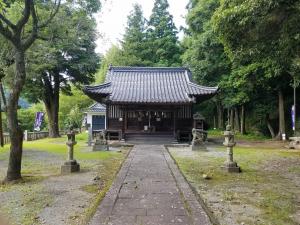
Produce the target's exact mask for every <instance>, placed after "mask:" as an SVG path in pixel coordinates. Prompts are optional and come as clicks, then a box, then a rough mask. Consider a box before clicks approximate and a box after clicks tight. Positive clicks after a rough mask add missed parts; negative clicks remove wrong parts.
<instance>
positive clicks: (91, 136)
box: [87, 124, 93, 146]
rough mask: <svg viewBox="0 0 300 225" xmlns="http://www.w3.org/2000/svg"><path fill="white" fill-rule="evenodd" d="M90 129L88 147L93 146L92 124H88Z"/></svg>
mask: <svg viewBox="0 0 300 225" xmlns="http://www.w3.org/2000/svg"><path fill="white" fill-rule="evenodd" d="M87 127H88V146H92V142H93V130H92V127H91V126H90V124H87Z"/></svg>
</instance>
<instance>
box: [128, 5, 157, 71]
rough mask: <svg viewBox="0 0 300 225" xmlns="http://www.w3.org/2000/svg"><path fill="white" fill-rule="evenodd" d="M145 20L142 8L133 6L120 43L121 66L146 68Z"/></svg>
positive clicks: (147, 56) (147, 60) (147, 62)
mask: <svg viewBox="0 0 300 225" xmlns="http://www.w3.org/2000/svg"><path fill="white" fill-rule="evenodd" d="M145 31H146V19H145V18H144V17H143V11H142V7H141V6H140V5H138V4H135V5H134V7H133V11H132V12H131V13H130V15H129V16H128V20H127V27H126V32H125V34H124V37H123V41H122V59H123V60H124V61H123V64H124V65H127V66H147V65H151V64H152V62H151V61H149V59H148V58H149V55H148V53H149V46H147V41H146V39H145V38H146V33H145Z"/></svg>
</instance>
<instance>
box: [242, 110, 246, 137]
mask: <svg viewBox="0 0 300 225" xmlns="http://www.w3.org/2000/svg"><path fill="white" fill-rule="evenodd" d="M245 122H246V117H245V105H242V108H241V134H243V135H244V134H245V133H246V128H245Z"/></svg>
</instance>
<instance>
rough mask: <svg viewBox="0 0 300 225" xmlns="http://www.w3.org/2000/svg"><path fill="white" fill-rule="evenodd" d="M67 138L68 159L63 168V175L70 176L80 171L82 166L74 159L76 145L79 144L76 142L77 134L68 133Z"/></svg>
mask: <svg viewBox="0 0 300 225" xmlns="http://www.w3.org/2000/svg"><path fill="white" fill-rule="evenodd" d="M67 137H68V141H67V142H66V145H67V146H68V159H67V161H66V162H65V163H64V165H62V166H61V173H62V174H69V173H73V172H78V171H80V165H79V164H78V163H77V162H76V160H75V159H74V145H76V144H77V142H76V141H75V132H74V131H70V132H68V133H67Z"/></svg>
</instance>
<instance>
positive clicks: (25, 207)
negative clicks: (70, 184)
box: [0, 133, 129, 225]
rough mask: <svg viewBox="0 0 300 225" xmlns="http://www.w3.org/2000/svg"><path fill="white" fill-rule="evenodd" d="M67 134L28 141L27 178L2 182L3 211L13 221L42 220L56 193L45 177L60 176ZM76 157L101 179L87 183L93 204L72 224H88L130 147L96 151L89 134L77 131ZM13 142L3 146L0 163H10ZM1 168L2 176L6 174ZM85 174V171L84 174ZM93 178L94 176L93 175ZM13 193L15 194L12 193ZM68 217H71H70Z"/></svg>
mask: <svg viewBox="0 0 300 225" xmlns="http://www.w3.org/2000/svg"><path fill="white" fill-rule="evenodd" d="M66 139H67V138H66V137H65V136H63V137H61V138H55V139H51V138H46V139H41V140H37V141H29V142H24V145H23V149H24V151H23V159H22V176H23V180H22V181H20V182H18V183H15V184H6V185H0V194H1V196H4V197H5V196H8V197H7V198H6V197H5V198H1V199H0V202H1V203H0V211H1V213H3V214H5V215H6V216H7V217H9V219H10V220H11V221H12V223H13V224H22V225H27V224H28V225H29V224H38V222H39V221H38V217H37V215H38V214H39V212H41V210H42V209H43V208H45V207H46V206H48V205H50V206H51V204H50V203H51V202H52V200H53V198H54V197H55V196H54V195H55V194H53V193H49V192H47V188H45V187H43V183H42V181H43V180H44V179H48V177H49V176H53V175H56V176H59V175H60V166H61V164H62V163H63V162H64V161H65V158H66V157H67V146H66ZM76 140H77V145H75V150H74V157H75V159H76V160H77V161H79V163H80V164H81V170H82V172H83V173H84V171H90V170H93V171H95V172H96V173H97V174H98V175H99V177H100V178H101V179H100V183H99V184H95V185H86V186H83V187H82V188H81V190H83V191H86V192H88V193H91V194H93V195H94V197H93V198H92V199H91V202H90V206H88V208H87V209H86V211H85V212H84V213H81V214H80V215H75V216H74V218H75V219H76V221H80V223H78V222H74V221H73V222H74V223H71V222H72V221H71V222H70V223H68V224H86V223H87V222H88V220H89V219H90V218H91V217H92V215H93V214H94V212H95V211H96V209H97V207H98V205H99V203H100V201H101V200H102V198H103V197H104V196H105V193H106V192H107V191H108V190H109V188H110V186H111V184H112V182H113V179H114V177H115V174H116V173H117V172H118V170H119V168H120V165H121V164H122V162H123V160H124V158H125V157H126V155H127V153H128V151H129V148H124V149H123V150H122V152H116V151H97V152H92V151H91V147H87V144H86V140H87V134H86V133H82V134H78V135H76ZM8 152H9V145H5V146H4V148H1V149H0V160H3V161H2V162H1V161H0V163H5V165H6V164H7V161H8V156H9V154H8ZM2 172H4V171H3V170H1V171H0V173H1V174H0V178H1V177H2V176H4V175H5V174H2ZM83 176H84V174H83ZM91 179H92V178H91ZM10 195H11V197H9V196H10ZM66 219H67V218H66Z"/></svg>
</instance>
